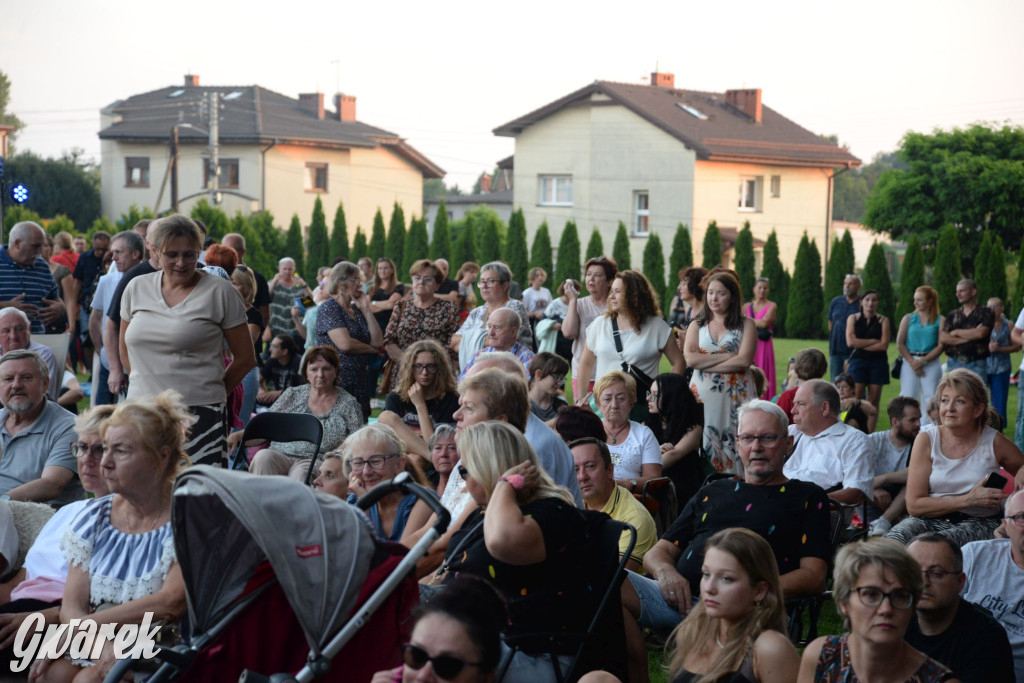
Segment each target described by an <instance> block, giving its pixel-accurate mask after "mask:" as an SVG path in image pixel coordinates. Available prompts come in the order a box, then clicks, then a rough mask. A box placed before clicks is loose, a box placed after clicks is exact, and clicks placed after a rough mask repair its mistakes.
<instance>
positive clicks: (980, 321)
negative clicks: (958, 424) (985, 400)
mask: <svg viewBox="0 0 1024 683" xmlns="http://www.w3.org/2000/svg"><path fill="white" fill-rule="evenodd" d="M956 300H957V301H959V302H960V308H958V309H956V310H955V311H953V312H952V313H950V314H949V315H948V316H946V324H945V325H943V327H942V330H941V331H940V332H939V343H940V344H942V345H943V346H944V350H945V351H946V371H947V372H948V371H950V370H955V369H957V368H967V369H968V370H970V371H972V372H974V373H975V374H976V375H978V377H981V378H982V380H984V379H985V377H986V376H987V374H988V367H987V359H988V357H989V353H990V352H989V350H988V343H989V336H990V335H991V333H992V326H993V324H994V317H993V315H992V311H991V309H989V308H988V307H987V306H979V305H978V285H976V284H975V283H974V280H968V279H963V280H961V281H960V282H958V283H956Z"/></svg>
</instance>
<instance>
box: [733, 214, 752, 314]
mask: <svg viewBox="0 0 1024 683" xmlns="http://www.w3.org/2000/svg"><path fill="white" fill-rule="evenodd" d="M735 250H736V259H735V260H734V262H733V267H734V268H735V269H736V274H737V275H739V276H740V292H741V293H742V294H743V298H744V300H746V301H751V300H753V298H754V234H753V233H752V232H751V231H750V221H744V222H743V228H742V229H741V230H740V232H739V234H738V235H737V236H736V247H735Z"/></svg>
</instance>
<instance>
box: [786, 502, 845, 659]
mask: <svg viewBox="0 0 1024 683" xmlns="http://www.w3.org/2000/svg"><path fill="white" fill-rule="evenodd" d="M845 531H846V515H845V511H844V509H843V505H842V504H841V503H839V502H838V501H835V500H832V499H831V498H829V535H828V541H829V546H830V549H831V552H830V555H829V559H828V568H827V569H826V574H825V576H826V579H825V581H826V584H828V582H830V581H831V580H832V566H833V564H834V562H835V557H836V552H838V551H839V546H840V545H842V544H843V541H844V532H845ZM831 598H832V591H831V589H829V588H828V587H827V585H826V588H825V590H824V591H822V592H821V593H818V594H817V595H808V596H804V597H800V598H790V599H788V600H786V618H787V624H786V627H787V628H788V630H789V639H790V641H791V642H792V643H793V644H794V645H795V646H797V647H806V646H807V643H809V642H811V641H812V640H814V639H815V638H817V637H818V619H819V618H820V617H821V608H822V607H823V606H824V605H825V603H826V602H827V601H828V600H829V599H831ZM805 617H806V621H807V628H806V631H807V633H806V635H805V634H804V620H805Z"/></svg>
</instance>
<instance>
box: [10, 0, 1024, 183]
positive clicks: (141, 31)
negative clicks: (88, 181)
mask: <svg viewBox="0 0 1024 683" xmlns="http://www.w3.org/2000/svg"><path fill="white" fill-rule="evenodd" d="M4 5H5V7H4V10H3V13H2V14H0V70H3V71H4V72H6V74H7V75H8V77H9V78H10V80H11V83H12V92H11V102H10V105H9V110H10V112H12V113H14V114H16V115H17V116H19V117H20V118H21V119H22V121H24V122H25V123H26V124H28V125H27V127H26V128H25V129H24V130H23V131H22V132H21V134H20V137H19V140H18V143H17V144H18V147H19V149H22V150H25V149H29V150H32V151H34V152H36V153H38V154H41V155H42V156H60V155H61V154H62V153H63V152H64V151H66V150H70V149H71V148H73V147H80V148H82V149H83V150H84V151H85V156H86V157H87V158H93V159H95V160H96V161H97V162H98V161H99V160H100V141H99V138H98V137H97V135H96V134H97V132H98V131H99V110H100V108H101V107H104V106H106V105H108V104H110V103H112V102H114V101H116V100H119V99H124V98H127V97H130V96H131V95H134V94H138V93H142V92H146V91H149V90H155V89H158V88H162V87H166V86H169V85H178V84H181V83H182V82H183V79H184V75H185V74H186V73H193V74H197V75H198V76H199V78H200V85H254V84H255V85H261V86H263V87H265V88H269V89H271V90H274V91H277V92H280V93H283V94H285V95H289V96H291V97H297V96H298V94H299V93H303V92H316V91H318V90H319V91H321V92H324V93H325V98H324V99H325V101H327V102H330V101H331V100H332V97H331V96H332V95H333V93H334V92H336V91H338V90H339V89H340V90H341V91H342V92H344V93H346V94H350V95H355V96H356V97H357V118H358V119H359V120H360V121H362V122H365V123H368V124H371V125H373V126H377V127H380V128H384V129H387V130H390V131H392V132H394V133H397V134H398V135H400V136H401V137H403V138H405V139H406V140H407V141H408V142H409V143H410V144H411V145H413V146H414V147H416V148H417V149H419V150H420V151H421V152H422V153H424V154H425V155H426V156H427V157H428V158H430V159H431V160H432V161H434V162H435V163H436V164H438V165H439V166H441V167H442V168H444V169H445V170H446V171H447V173H448V175H447V176H446V178H445V181H446V182H447V183H448V184H449V185H451V184H455V183H457V184H458V185H459V186H460V187H462V188H463V189H468V188H470V187H471V186H472V185H473V183H474V182H475V180H476V178H477V177H478V176H479V175H480V173H481V172H483V171H491V170H493V168H494V166H495V163H496V162H497V161H498V160H499V159H502V158H504V157H506V156H508V155H510V154H512V153H513V152H514V149H515V147H514V140H513V139H512V138H504V137H497V136H495V135H494V134H493V133H492V132H491V131H492V130H493V129H494V128H496V127H498V126H500V125H502V124H504V123H506V122H508V121H511V120H513V119H515V118H518V117H519V116H521V115H523V114H526V113H527V112H530V111H532V110H534V109H536V108H538V107H540V106H543V105H544V104H547V103H548V102H550V101H552V100H555V99H557V98H559V97H562V96H563V95H566V94H568V93H570V92H572V91H574V90H576V89H578V88H581V87H583V86H585V85H587V84H588V83H590V82H592V81H594V80H608V81H620V82H626V83H643V82H648V81H649V78H650V73H651V72H652V71H655V70H660V71H664V72H670V73H674V74H675V84H676V87H677V88H682V89H693V90H710V91H718V92H723V91H725V90H726V89H730V88H761V89H762V101H763V102H764V104H765V105H766V106H769V107H771V108H772V109H774V110H775V111H778V112H779V113H781V114H782V115H783V116H786V117H787V118H789V119H791V120H793V121H795V122H797V123H798V124H800V125H802V126H804V127H805V128H807V129H809V130H811V131H814V132H817V133H822V134H835V135H837V136H838V137H839V140H840V141H841V142H842V143H843V144H845V145H848V146H849V148H850V150H851V151H852V152H853V153H854V154H855V155H857V156H858V157H860V158H861V159H862V160H863V161H864V162H865V163H867V162H869V161H871V159H872V158H873V157H874V156H875V155H876V154H877V153H879V152H886V151H892V150H894V149H895V148H896V147H897V146H898V144H899V141H900V138H901V137H902V136H903V135H904V133H906V132H907V131H911V130H912V131H920V132H929V131H931V130H933V129H934V128H936V127H940V128H950V127H953V126H964V125H969V124H971V123H973V122H975V121H996V122H1000V123H1004V122H1011V123H1014V124H1017V125H1020V124H1024V78H1021V77H1020V71H1021V68H1022V67H1024V41H1022V40H1020V32H1021V29H1022V28H1024V2H1020V0H973V1H972V2H970V3H967V2H952V1H948V0H933V1H930V2H924V1H919V0H887V1H886V2H876V1H875V0H862V1H860V2H856V3H854V2H845V3H838V2H821V1H820V0H817V1H815V2H803V1H795V0H779V1H778V2H763V1H761V2H748V1H747V0H734V1H733V2H728V3H726V2H692V1H690V0H674V1H672V2H669V1H663V2H655V1H651V0H631V1H630V2H625V3H611V2H579V1H578V0H562V1H561V2H551V1H550V0H548V1H546V2H536V1H534V0H521V1H520V2H518V3H494V2H491V3H487V2H465V1H463V0H451V1H449V2H445V3H438V2H433V3H429V2H411V1H408V2H407V1H404V0H403V1H401V2H383V1H378V2H375V3H369V2H365V3H353V2H338V1H337V0H307V1H306V2H302V3H295V4H294V5H292V4H291V3H280V2H269V1H268V0H253V1H252V2H248V3H241V2H225V1H224V0H204V1H199V0H178V1H177V2H175V3H173V4H171V3H166V4H165V3H151V2H137V1H131V2H127V1H124V0H102V1H98V0H74V1H72V0H33V2H24V1H23V2H14V0H9V1H8V2H5V3H4ZM292 10H294V12H293V11H292Z"/></svg>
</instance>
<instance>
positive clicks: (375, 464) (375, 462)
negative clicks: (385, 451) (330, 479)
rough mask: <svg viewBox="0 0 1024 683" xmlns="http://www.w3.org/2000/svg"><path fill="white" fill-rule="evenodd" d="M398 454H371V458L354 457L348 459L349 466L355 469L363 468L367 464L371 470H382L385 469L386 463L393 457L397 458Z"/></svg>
mask: <svg viewBox="0 0 1024 683" xmlns="http://www.w3.org/2000/svg"><path fill="white" fill-rule="evenodd" d="M397 457H398V456H397V455H371V456H370V457H369V458H365V459H364V458H352V459H351V460H349V461H348V466H349V467H351V468H352V469H353V470H361V469H363V468H364V467H366V466H367V465H369V466H370V469H371V470H382V469H384V463H386V462H387V461H388V460H390V459H391V458H397Z"/></svg>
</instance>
